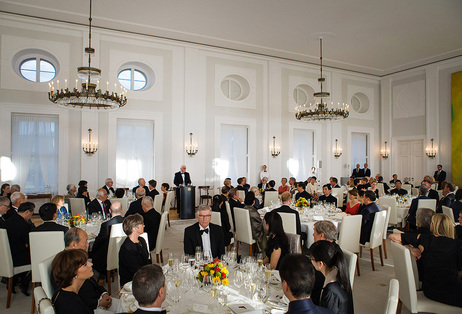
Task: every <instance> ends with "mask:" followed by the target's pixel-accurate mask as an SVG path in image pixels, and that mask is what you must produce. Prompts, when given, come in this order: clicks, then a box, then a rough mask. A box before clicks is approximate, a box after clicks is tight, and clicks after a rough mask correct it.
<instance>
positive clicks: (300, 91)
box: [293, 84, 315, 106]
mask: <svg viewBox="0 0 462 314" xmlns="http://www.w3.org/2000/svg"><path fill="white" fill-rule="evenodd" d="M313 93H314V89H312V88H311V86H309V85H306V84H300V85H298V86H297V87H295V89H294V92H293V97H294V101H295V103H296V104H297V106H303V105H308V104H310V103H314V101H315V99H314V96H313Z"/></svg>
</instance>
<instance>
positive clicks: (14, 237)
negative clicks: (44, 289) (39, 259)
mask: <svg viewBox="0 0 462 314" xmlns="http://www.w3.org/2000/svg"><path fill="white" fill-rule="evenodd" d="M16 193H19V192H16ZM13 195H14V193H13ZM34 209H35V205H34V203H31V202H25V203H22V204H21V205H19V208H18V212H17V214H13V215H12V216H11V217H10V218H9V219H8V220H7V221H6V231H7V233H8V241H9V242H10V250H11V257H12V258H13V266H14V267H18V266H23V265H29V264H30V250H29V232H31V231H32V230H33V229H34V225H33V224H29V223H28V221H29V220H30V219H31V218H32V215H33V214H34ZM30 280H31V277H30V273H29V272H25V273H21V274H18V275H15V276H14V277H13V289H14V286H15V285H16V284H18V282H19V284H18V285H19V289H20V290H21V292H22V293H23V294H24V295H26V296H29V292H28V291H27V290H28V289H29V283H30Z"/></svg>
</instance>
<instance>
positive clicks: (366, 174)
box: [362, 163, 371, 178]
mask: <svg viewBox="0 0 462 314" xmlns="http://www.w3.org/2000/svg"><path fill="white" fill-rule="evenodd" d="M362 170H363V177H368V178H370V177H371V169H369V168H368V167H367V163H365V164H364V168H363V169H362Z"/></svg>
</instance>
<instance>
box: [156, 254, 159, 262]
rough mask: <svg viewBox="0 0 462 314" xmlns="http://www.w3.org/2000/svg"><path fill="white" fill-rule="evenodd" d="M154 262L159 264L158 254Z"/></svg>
mask: <svg viewBox="0 0 462 314" xmlns="http://www.w3.org/2000/svg"><path fill="white" fill-rule="evenodd" d="M156 262H157V264H159V254H156Z"/></svg>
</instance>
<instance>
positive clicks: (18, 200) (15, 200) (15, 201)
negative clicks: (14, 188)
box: [3, 192, 27, 220]
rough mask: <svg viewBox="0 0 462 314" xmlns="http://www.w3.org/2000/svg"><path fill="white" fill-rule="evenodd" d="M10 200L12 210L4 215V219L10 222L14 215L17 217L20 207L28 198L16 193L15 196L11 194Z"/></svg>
mask: <svg viewBox="0 0 462 314" xmlns="http://www.w3.org/2000/svg"><path fill="white" fill-rule="evenodd" d="M10 200H11V204H10V209H9V210H8V211H7V212H6V214H5V215H3V218H5V220H8V219H10V218H11V217H13V216H14V215H16V213H17V212H18V208H19V206H20V205H21V204H22V203H24V202H26V201H27V199H26V196H25V195H24V194H23V193H21V192H14V193H13V194H11V196H10Z"/></svg>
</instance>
